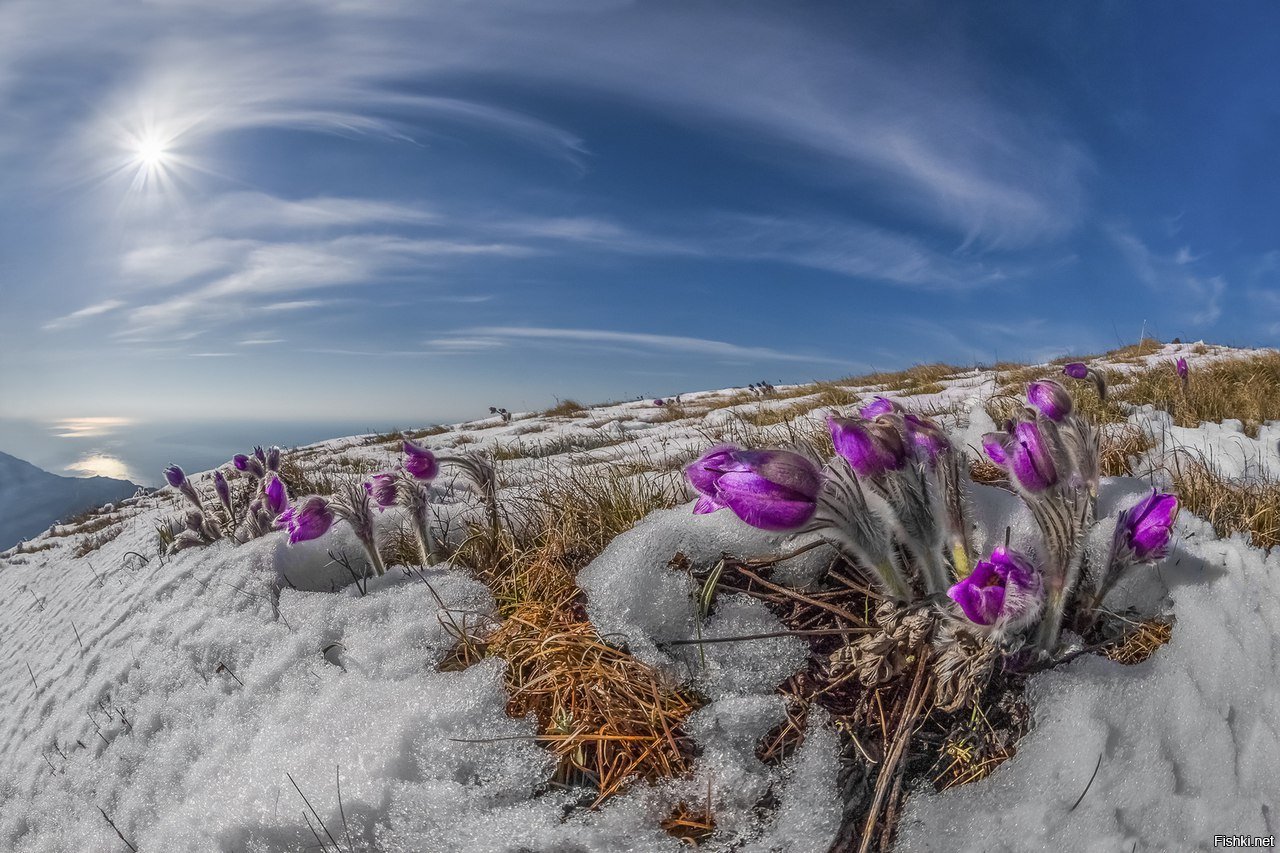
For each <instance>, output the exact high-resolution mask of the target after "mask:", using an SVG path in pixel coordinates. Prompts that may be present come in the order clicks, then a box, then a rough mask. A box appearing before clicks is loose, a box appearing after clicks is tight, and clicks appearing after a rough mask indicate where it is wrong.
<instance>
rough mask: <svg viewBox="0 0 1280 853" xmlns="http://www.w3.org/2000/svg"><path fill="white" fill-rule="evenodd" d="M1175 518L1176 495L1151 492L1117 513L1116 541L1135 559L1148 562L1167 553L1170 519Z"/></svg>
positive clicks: (1170, 530)
mask: <svg viewBox="0 0 1280 853" xmlns="http://www.w3.org/2000/svg"><path fill="white" fill-rule="evenodd" d="M1177 517H1178V496H1177V495H1168V494H1160V493H1158V492H1156V491H1155V490H1154V489H1153V490H1152V491H1151V494H1149V495H1147V496H1146V497H1145V498H1143V499H1142V500H1140V501H1138V502H1137V503H1136V504H1134V505H1133V506H1132V507H1130V508H1129V509H1127V510H1125V511H1124V512H1122V513H1120V519H1119V521H1118V522H1117V524H1116V542H1117V544H1118V545H1119V546H1121V547H1123V548H1126V549H1127V550H1129V551H1130V552H1132V554H1133V559H1134V561H1135V562H1139V563H1151V562H1155V561H1156V560H1160V559H1163V558H1164V556H1165V554H1167V553H1168V552H1169V539H1170V537H1171V536H1172V535H1173V520H1174V519H1175V518H1177Z"/></svg>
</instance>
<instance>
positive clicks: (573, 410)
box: [539, 399, 587, 418]
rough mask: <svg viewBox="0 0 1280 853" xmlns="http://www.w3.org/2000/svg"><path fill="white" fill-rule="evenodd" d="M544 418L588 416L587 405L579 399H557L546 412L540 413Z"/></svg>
mask: <svg viewBox="0 0 1280 853" xmlns="http://www.w3.org/2000/svg"><path fill="white" fill-rule="evenodd" d="M539 414H540V415H541V417H544V418H584V417H586V416H587V413H586V410H585V407H584V406H583V405H582V404H581V403H579V402H578V401H577V400H560V399H557V400H556V404H555V405H554V406H552V407H551V408H549V409H547V410H546V411H544V412H541V413H539Z"/></svg>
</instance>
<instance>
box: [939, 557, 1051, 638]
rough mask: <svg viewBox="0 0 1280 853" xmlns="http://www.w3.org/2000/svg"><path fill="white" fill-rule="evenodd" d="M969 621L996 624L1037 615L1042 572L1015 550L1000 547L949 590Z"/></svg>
mask: <svg viewBox="0 0 1280 853" xmlns="http://www.w3.org/2000/svg"><path fill="white" fill-rule="evenodd" d="M947 595H949V596H951V600H952V601H954V602H955V603H956V604H958V605H960V609H961V610H963V611H964V615H965V616H967V617H969V621H970V622H973V623H975V624H978V625H994V624H995V623H996V621H997V620H999V621H1002V622H1017V621H1020V620H1024V619H1027V618H1034V617H1035V615H1036V614H1037V613H1038V612H1039V609H1040V603H1041V601H1042V599H1043V597H1044V582H1043V581H1042V580H1041V579H1040V572H1039V571H1037V570H1036V567H1035V566H1034V565H1032V564H1031V562H1030V561H1029V560H1027V559H1026V558H1025V557H1023V556H1022V555H1021V554H1018V553H1017V552H1015V551H1010V550H1007V549H1005V548H1004V547H998V548H996V549H995V550H994V551H992V552H991V558H990V559H988V560H979V561H978V564H977V565H976V566H974V567H973V571H972V572H971V573H970V574H969V576H968V577H966V578H965V579H964V580H962V581H960V582H959V583H957V584H956V585H955V586H953V587H951V589H949V590H947Z"/></svg>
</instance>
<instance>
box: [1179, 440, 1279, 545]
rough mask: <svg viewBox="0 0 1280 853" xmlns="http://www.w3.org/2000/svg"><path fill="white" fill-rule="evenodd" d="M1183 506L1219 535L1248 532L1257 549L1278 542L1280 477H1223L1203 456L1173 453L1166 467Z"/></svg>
mask: <svg viewBox="0 0 1280 853" xmlns="http://www.w3.org/2000/svg"><path fill="white" fill-rule="evenodd" d="M1166 470H1167V471H1168V473H1169V476H1170V478H1171V480H1172V481H1173V491H1174V492H1176V493H1177V495H1178V497H1179V499H1180V500H1181V501H1182V505H1183V506H1184V507H1186V508H1187V509H1188V510H1190V511H1191V512H1194V513H1195V514H1196V515H1198V516H1200V517H1201V518H1204V519H1206V520H1207V521H1208V522H1209V523H1210V524H1212V525H1213V529H1214V531H1215V532H1216V533H1217V534H1218V535H1219V536H1230V535H1231V534H1233V533H1247V534H1248V535H1249V538H1250V539H1251V540H1252V542H1253V544H1254V545H1256V546H1257V547H1259V548H1266V549H1271V548H1274V547H1275V546H1276V545H1277V544H1280V479H1276V478H1275V477H1270V476H1265V475H1255V476H1251V477H1246V478H1242V479H1233V478H1230V477H1226V476H1224V475H1223V474H1222V472H1221V471H1220V470H1218V469H1217V468H1216V467H1215V466H1214V465H1212V464H1211V463H1210V462H1208V461H1207V460H1205V459H1204V458H1202V457H1199V456H1195V455H1192V454H1188V453H1179V454H1176V455H1175V457H1174V459H1173V462H1172V464H1171V465H1169V466H1166Z"/></svg>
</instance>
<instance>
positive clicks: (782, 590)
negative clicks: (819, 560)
mask: <svg viewBox="0 0 1280 853" xmlns="http://www.w3.org/2000/svg"><path fill="white" fill-rule="evenodd" d="M735 565H736V567H737V569H738V571H739V572H741V573H742V574H744V575H746V576H747V577H748V578H749V579H751V580H753V581H755V582H756V583H758V584H760V585H761V586H763V587H764V588H765V589H768V590H772V591H773V592H776V593H778V594H780V595H785V596H787V597H788V598H794V599H795V600H796V601H802V602H804V603H805V604H809V605H812V606H813V607H820V608H822V609H823V610H826V611H828V612H829V613H834V614H835V615H837V616H839V617H840V618H841V619H845V620H847V621H849V622H852V623H853V624H855V625H859V626H862V627H867V623H866V622H864V621H863V620H862V619H860V618H858V617H857V616H855V615H854V614H852V613H850V612H849V611H848V610H845V609H844V608H843V607H837V606H836V605H834V604H828V603H826V602H825V601H818V600H817V599H816V598H810V597H809V596H807V595H805V594H803V593H800V592H796V591H795V590H793V589H787V588H786V587H785V586H780V585H778V584H776V583H770V582H769V581H767V580H765V579H764V578H762V577H760V576H759V575H758V574H756V573H755V572H753V571H751V570H750V569H748V568H747V567H746V566H744V565H742V564H741V563H737V564H735Z"/></svg>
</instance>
